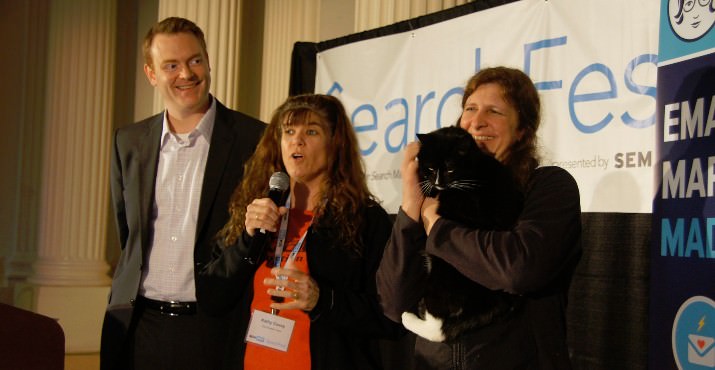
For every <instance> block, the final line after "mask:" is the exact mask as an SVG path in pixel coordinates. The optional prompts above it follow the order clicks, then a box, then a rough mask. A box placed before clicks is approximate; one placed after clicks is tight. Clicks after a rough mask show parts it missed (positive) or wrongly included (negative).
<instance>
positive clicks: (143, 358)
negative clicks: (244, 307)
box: [129, 306, 228, 370]
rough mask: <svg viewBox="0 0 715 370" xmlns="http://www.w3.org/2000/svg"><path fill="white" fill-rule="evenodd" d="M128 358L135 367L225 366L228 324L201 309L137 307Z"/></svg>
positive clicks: (197, 368) (158, 369) (189, 368)
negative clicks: (168, 311) (177, 311)
mask: <svg viewBox="0 0 715 370" xmlns="http://www.w3.org/2000/svg"><path fill="white" fill-rule="evenodd" d="M136 315H137V318H136V319H137V320H136V322H135V326H134V328H133V330H132V333H130V335H131V338H132V339H131V342H130V343H131V344H130V346H129V351H130V352H131V353H130V354H129V358H132V359H133V366H132V367H131V369H132V370H182V369H185V370H201V369H206V370H216V369H220V368H221V366H222V364H221V363H222V360H223V358H224V354H225V353H224V351H225V348H226V344H227V343H226V338H227V336H226V334H227V330H228V325H227V324H226V320H225V319H222V318H214V317H210V316H207V315H206V314H204V313H202V312H201V310H199V312H197V313H196V314H190V315H179V316H169V315H165V314H162V313H160V312H159V311H156V310H152V309H149V308H146V307H141V306H138V307H137V312H136Z"/></svg>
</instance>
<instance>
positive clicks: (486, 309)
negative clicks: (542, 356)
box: [408, 127, 523, 342]
mask: <svg viewBox="0 0 715 370" xmlns="http://www.w3.org/2000/svg"><path fill="white" fill-rule="evenodd" d="M417 136H418V138H419V140H420V142H421V146H420V151H419V153H418V155H417V159H418V164H419V175H420V181H421V182H420V186H421V187H422V192H423V193H424V194H425V195H426V196H430V197H439V207H438V209H437V213H438V214H439V215H440V216H442V217H444V218H446V219H449V220H453V221H456V222H458V223H460V224H463V225H465V226H468V227H470V228H479V229H484V230H506V229H509V228H510V227H512V226H513V225H514V223H515V222H516V219H517V217H518V215H519V213H520V212H521V209H522V206H523V195H522V192H521V191H520V190H519V188H518V186H517V184H516V182H515V180H514V177H513V176H512V175H511V173H510V171H509V170H508V169H507V168H506V167H505V166H504V165H503V164H502V163H501V162H499V161H498V160H496V159H495V158H494V157H492V156H491V155H489V154H486V153H484V152H482V151H481V150H480V149H479V148H478V147H477V145H476V143H475V141H474V139H473V138H472V136H471V135H470V134H469V133H467V132H466V131H465V130H463V129H461V128H459V127H445V128H441V129H438V130H436V131H433V132H431V133H429V134H418V135H417ZM426 258H427V261H426V265H427V268H428V269H429V277H428V280H427V283H426V287H425V295H424V297H423V298H422V300H421V301H420V303H419V307H418V309H417V316H418V317H419V318H421V319H424V318H425V312H424V311H425V310H426V311H428V312H429V314H430V315H432V316H434V317H436V318H438V319H440V320H442V323H441V332H442V338H439V337H437V338H438V339H435V337H434V336H432V337H431V338H427V339H430V340H433V341H444V342H450V341H453V340H454V339H456V338H458V337H459V336H460V335H462V334H463V333H466V332H468V331H471V330H475V329H477V328H480V327H483V326H485V325H488V324H489V323H491V322H493V321H494V320H497V319H499V318H500V317H502V316H503V315H506V314H508V313H509V312H511V311H512V310H514V309H516V307H517V306H518V302H519V300H520V298H519V297H518V296H516V295H512V294H509V293H506V292H502V291H492V290H490V289H487V288H486V287H484V286H482V285H480V284H478V283H476V282H474V281H472V280H470V279H468V278H467V277H465V276H463V275H462V274H461V273H459V272H458V271H457V270H456V269H455V268H454V267H452V266H451V265H449V264H448V263H446V262H445V261H443V260H441V259H439V258H437V257H434V256H426ZM408 329H409V328H408ZM417 334H420V333H417ZM420 335H421V334H420ZM423 336H424V335H423ZM440 339H442V340H440Z"/></svg>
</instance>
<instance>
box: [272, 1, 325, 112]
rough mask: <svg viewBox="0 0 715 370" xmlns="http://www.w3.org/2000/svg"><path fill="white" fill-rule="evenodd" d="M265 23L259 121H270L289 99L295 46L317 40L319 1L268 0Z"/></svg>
mask: <svg viewBox="0 0 715 370" xmlns="http://www.w3.org/2000/svg"><path fill="white" fill-rule="evenodd" d="M327 1H330V0H327ZM264 21H265V22H264V29H263V68H262V80H261V115H260V118H261V119H262V120H263V121H265V122H268V121H269V120H270V117H271V114H273V110H275V109H276V108H277V107H278V105H280V104H281V103H282V102H283V101H284V100H285V99H286V98H287V97H288V90H289V83H290V62H291V54H292V52H293V44H294V43H295V42H296V41H313V42H315V41H318V35H319V31H320V29H319V28H320V27H319V24H320V0H291V1H286V0H266V8H265V19H264Z"/></svg>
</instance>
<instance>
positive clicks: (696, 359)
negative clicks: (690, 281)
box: [672, 296, 715, 370]
mask: <svg viewBox="0 0 715 370" xmlns="http://www.w3.org/2000/svg"><path fill="white" fill-rule="evenodd" d="M672 340H673V356H674V357H675V363H676V364H677V365H678V369H683V370H695V369H697V370H702V369H715V302H713V300H712V299H710V298H708V297H704V296H695V297H691V298H690V299H688V300H687V301H685V303H683V305H681V306H680V308H679V309H678V313H677V314H676V315H675V322H674V323H673V338H672Z"/></svg>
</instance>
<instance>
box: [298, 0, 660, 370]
mask: <svg viewBox="0 0 715 370" xmlns="http://www.w3.org/2000/svg"><path fill="white" fill-rule="evenodd" d="M513 1H515V0H500V1H496V0H491V1H490V0H482V1H480V0H476V1H473V2H470V3H467V4H465V5H461V6H458V7H454V8H451V9H447V10H444V11H441V12H438V13H434V14H429V15H426V16H422V17H418V18H413V19H409V20H406V21H402V22H399V23H395V24H393V25H390V26H386V27H381V28H377V29H373V30H368V31H364V32H360V33H356V34H352V35H348V36H344V37H340V38H337V39H332V40H327V41H323V42H318V43H312V42H297V43H295V45H294V47H293V53H292V61H291V76H290V91H289V93H290V95H296V94H300V93H312V92H314V89H315V68H316V55H317V53H319V52H322V51H325V50H328V49H330V48H333V47H337V46H341V45H345V44H349V43H352V42H356V41H362V40H366V39H370V38H375V37H381V36H386V35H390V34H394V33H400V32H405V31H409V30H413V29H416V28H420V27H424V26H427V25H430V24H434V23H438V22H443V21H447V20H449V19H452V18H455V17H459V16H462V15H465V14H469V13H473V12H477V11H480V10H484V9H488V8H491V7H494V6H499V5H503V4H506V3H510V2H513ZM651 219H652V214H650V213H648V214H642V213H583V215H582V222H583V249H584V254H583V257H582V259H581V262H580V263H579V265H578V267H577V268H576V272H575V275H574V279H573V282H572V285H571V290H570V292H569V306H568V313H567V314H568V317H567V322H568V340H569V347H570V351H571V358H572V362H573V365H574V368H575V369H603V370H613V369H629V370H630V369H646V368H647V363H648V289H649V285H648V281H649V280H648V274H649V250H650V245H651V244H650V243H651V230H652V224H651ZM412 340H413V338H412V337H410V336H408V337H406V338H405V339H404V340H403V341H402V342H399V343H390V342H386V344H385V346H386V348H388V356H387V358H386V362H387V365H386V366H387V368H391V369H403V368H409V366H410V364H411V358H409V356H408V355H405V354H406V353H409V348H410V346H411V344H412ZM664 366H665V367H669V366H670V365H664Z"/></svg>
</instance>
